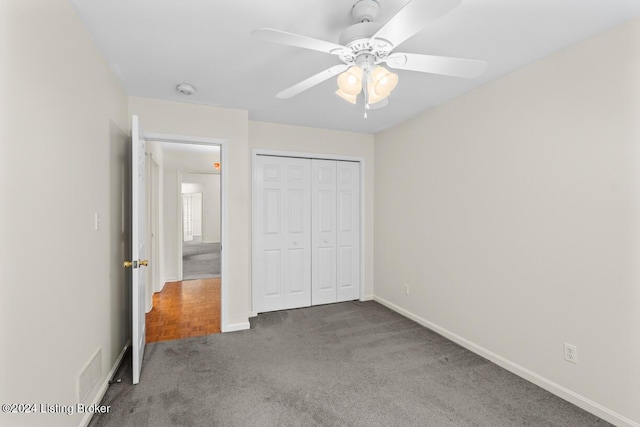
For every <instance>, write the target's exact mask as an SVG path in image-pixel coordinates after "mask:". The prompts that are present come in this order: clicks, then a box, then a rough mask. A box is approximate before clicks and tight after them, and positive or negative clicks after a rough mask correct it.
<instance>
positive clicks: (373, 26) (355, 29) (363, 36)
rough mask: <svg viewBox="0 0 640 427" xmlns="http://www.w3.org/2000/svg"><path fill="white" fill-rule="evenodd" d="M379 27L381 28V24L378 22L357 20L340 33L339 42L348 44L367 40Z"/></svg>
mask: <svg viewBox="0 0 640 427" xmlns="http://www.w3.org/2000/svg"><path fill="white" fill-rule="evenodd" d="M380 28H382V24H380V23H378V22H359V23H357V24H353V25H351V26H350V27H347V28H346V29H345V30H344V31H343V32H342V33H341V34H340V39H339V41H340V44H341V45H343V46H349V45H350V44H352V43H354V42H357V41H358V40H369V39H370V38H371V36H373V35H374V34H375V33H377V32H378V30H379V29H380Z"/></svg>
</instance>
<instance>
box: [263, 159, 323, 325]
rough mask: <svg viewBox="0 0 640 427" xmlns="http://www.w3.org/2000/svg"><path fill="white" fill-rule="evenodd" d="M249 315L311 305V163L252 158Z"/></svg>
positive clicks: (299, 160) (302, 160) (298, 160)
mask: <svg viewBox="0 0 640 427" xmlns="http://www.w3.org/2000/svg"><path fill="white" fill-rule="evenodd" d="M254 174H255V176H254V182H255V185H256V198H257V200H256V215H257V216H258V217H257V221H256V246H257V248H256V250H255V251H254V256H255V259H254V263H253V266H254V269H255V271H253V277H254V279H253V283H254V289H253V292H254V311H256V312H258V313H260V312H265V311H275V310H283V309H288V308H297V307H307V306H309V305H311V226H310V224H311V183H310V178H311V160H309V159H294V158H284V157H272V156H257V157H256V164H255V169H254Z"/></svg>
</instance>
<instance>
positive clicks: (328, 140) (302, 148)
mask: <svg viewBox="0 0 640 427" xmlns="http://www.w3.org/2000/svg"><path fill="white" fill-rule="evenodd" d="M249 146H250V148H251V149H258V148H259V149H269V150H278V151H296V152H302V153H312V154H335V155H343V156H354V157H362V158H364V160H365V163H364V165H365V179H364V190H365V206H364V212H365V227H364V230H365V246H364V250H363V252H362V253H363V257H364V268H365V270H364V274H365V275H364V291H365V297H369V298H370V297H372V296H373V200H374V193H373V171H374V161H373V135H368V134H361V133H353V132H344V131H336V130H327V129H316V128H308V127H301V126H287V125H280V124H275V123H265V122H253V121H252V122H249Z"/></svg>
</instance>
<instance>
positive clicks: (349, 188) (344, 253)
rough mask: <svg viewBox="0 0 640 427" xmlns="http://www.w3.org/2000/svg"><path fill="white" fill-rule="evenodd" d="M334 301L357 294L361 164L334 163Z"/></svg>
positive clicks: (348, 299)
mask: <svg viewBox="0 0 640 427" xmlns="http://www.w3.org/2000/svg"><path fill="white" fill-rule="evenodd" d="M336 166H337V171H336V172H337V173H336V189H337V195H336V196H337V197H336V203H337V216H336V221H337V224H336V233H337V236H336V240H337V243H336V247H337V258H336V262H337V287H338V289H337V301H338V302H340V301H351V300H354V299H358V298H359V297H360V163H357V162H342V161H340V162H336Z"/></svg>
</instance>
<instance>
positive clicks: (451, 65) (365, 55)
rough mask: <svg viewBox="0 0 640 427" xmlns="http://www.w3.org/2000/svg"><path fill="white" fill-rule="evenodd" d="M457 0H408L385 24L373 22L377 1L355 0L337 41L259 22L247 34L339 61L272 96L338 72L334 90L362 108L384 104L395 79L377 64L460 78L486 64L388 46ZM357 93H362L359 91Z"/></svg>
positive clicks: (304, 87)
mask: <svg viewBox="0 0 640 427" xmlns="http://www.w3.org/2000/svg"><path fill="white" fill-rule="evenodd" d="M460 2H461V0H410V1H409V3H407V4H406V5H405V6H404V7H403V8H402V9H400V11H398V12H397V13H396V14H395V15H394V16H393V17H392V18H391V19H390V20H389V21H388V22H387V23H386V24H384V25H383V24H381V23H378V22H375V18H376V16H377V15H378V11H379V8H380V5H379V4H378V2H377V1H376V0H359V1H358V2H356V3H355V4H354V5H353V8H352V9H351V16H352V18H353V21H354V24H353V25H351V26H350V27H347V28H346V29H345V30H344V31H343V32H342V33H341V34H340V39H339V43H340V44H336V43H332V42H328V41H324V40H319V39H314V38H311V37H307V36H302V35H298V34H293V33H288V32H285V31H280V30H274V29H271V28H260V29H257V30H254V31H253V32H252V33H251V34H252V35H253V36H254V37H259V38H261V39H264V40H268V41H271V42H275V43H282V44H286V45H290V46H297V47H302V48H305V49H311V50H316V51H319V52H324V53H328V54H331V55H335V56H337V57H338V59H340V61H342V64H339V65H335V66H333V67H330V68H328V69H326V70H324V71H321V72H319V73H318V74H315V75H313V76H311V77H309V78H307V79H305V80H303V81H301V82H299V83H296V84H295V85H293V86H291V87H289V88H287V89H285V90H283V91H281V92H279V93H278V94H277V95H276V97H277V98H281V99H284V98H291V97H293V96H295V95H298V94H299V93H301V92H304V91H305V90H307V89H310V88H311V87H313V86H315V85H317V84H320V83H322V82H324V81H325V80H328V79H330V78H331V77H333V76H338V78H337V83H338V90H337V91H336V94H337V95H339V96H340V97H342V98H343V99H345V100H347V101H349V102H351V103H352V104H355V103H356V102H357V100H358V98H359V97H360V98H364V105H365V118H366V110H367V109H370V108H376V107H382V106H384V105H386V104H387V102H388V100H387V97H388V96H389V95H390V94H391V91H392V90H393V89H394V88H395V87H396V85H397V83H398V75H397V74H394V73H391V72H389V71H388V70H387V69H385V68H384V67H382V66H381V65H380V64H382V63H386V65H387V66H388V67H390V68H394V69H398V70H410V71H419V72H423V73H431V74H441V75H445V76H454V77H462V78H474V77H477V76H479V75H480V74H482V73H483V72H484V70H485V69H486V66H487V64H486V62H484V61H478V60H474V59H464V58H452V57H444V56H433V55H422V54H417V53H400V52H394V51H393V49H394V48H395V47H396V46H398V45H400V44H401V43H403V42H404V41H405V40H407V39H408V38H410V37H411V36H413V35H415V34H416V33H418V32H419V31H421V30H422V29H423V28H424V27H425V26H426V25H427V24H428V23H429V22H431V21H434V20H436V19H437V18H439V17H441V16H442V15H444V14H445V13H447V12H449V11H451V10H452V9H454V8H455V7H457V6H458V5H459V4H460ZM361 94H362V96H360V95H361Z"/></svg>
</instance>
